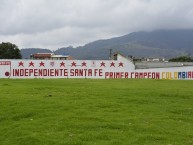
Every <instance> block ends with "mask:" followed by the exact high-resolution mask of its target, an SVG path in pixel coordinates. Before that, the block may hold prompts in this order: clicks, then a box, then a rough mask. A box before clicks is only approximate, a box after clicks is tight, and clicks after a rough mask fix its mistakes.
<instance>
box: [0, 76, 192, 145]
mask: <svg viewBox="0 0 193 145" xmlns="http://www.w3.org/2000/svg"><path fill="white" fill-rule="evenodd" d="M0 145H193V81H166V80H131V79H128V80H127V79H125V80H90V79H29V80H25V79H23V80H19V79H15V80H14V79H13V80H11V79H0Z"/></svg>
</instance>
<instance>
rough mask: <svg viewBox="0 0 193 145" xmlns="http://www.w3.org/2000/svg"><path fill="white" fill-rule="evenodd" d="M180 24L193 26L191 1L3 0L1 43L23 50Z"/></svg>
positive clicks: (82, 42) (51, 46) (89, 40)
mask: <svg viewBox="0 0 193 145" xmlns="http://www.w3.org/2000/svg"><path fill="white" fill-rule="evenodd" d="M177 28H183V29H186V28H193V0H0V42H11V43H14V44H16V45H17V46H19V48H20V49H21V48H30V47H36V48H49V49H52V50H56V49H57V48H60V47H65V46H69V45H72V46H79V45H84V44H86V43H88V42H91V41H94V40H98V39H106V38H112V37H116V36H121V35H125V34H128V33H131V32H134V31H141V30H144V31H151V30H155V29H177Z"/></svg>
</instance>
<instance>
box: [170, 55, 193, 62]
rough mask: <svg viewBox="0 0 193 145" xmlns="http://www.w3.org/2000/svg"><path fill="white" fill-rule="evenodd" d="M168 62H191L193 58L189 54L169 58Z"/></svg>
mask: <svg viewBox="0 0 193 145" xmlns="http://www.w3.org/2000/svg"><path fill="white" fill-rule="evenodd" d="M169 62H193V58H192V57H190V56H179V57H175V58H171V59H169Z"/></svg>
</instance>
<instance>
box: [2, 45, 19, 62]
mask: <svg viewBox="0 0 193 145" xmlns="http://www.w3.org/2000/svg"><path fill="white" fill-rule="evenodd" d="M0 59H21V53H20V50H19V48H18V47H17V46H16V45H15V44H12V43H10V42H7V43H5V42H2V43H1V44H0Z"/></svg>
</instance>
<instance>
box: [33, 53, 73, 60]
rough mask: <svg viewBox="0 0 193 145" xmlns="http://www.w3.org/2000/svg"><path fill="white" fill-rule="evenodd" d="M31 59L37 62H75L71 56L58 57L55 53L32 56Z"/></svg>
mask: <svg viewBox="0 0 193 145" xmlns="http://www.w3.org/2000/svg"><path fill="white" fill-rule="evenodd" d="M30 58H31V59H36V60H73V58H72V56H70V55H56V54H54V53H36V54H31V56H30Z"/></svg>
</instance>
